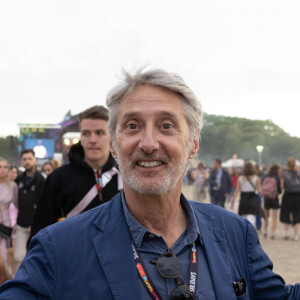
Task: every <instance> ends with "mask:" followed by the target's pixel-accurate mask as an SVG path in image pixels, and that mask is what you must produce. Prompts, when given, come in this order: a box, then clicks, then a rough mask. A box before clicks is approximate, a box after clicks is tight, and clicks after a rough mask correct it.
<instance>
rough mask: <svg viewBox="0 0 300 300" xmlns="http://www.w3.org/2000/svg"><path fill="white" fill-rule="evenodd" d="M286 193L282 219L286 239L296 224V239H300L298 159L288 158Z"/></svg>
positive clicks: (299, 173) (285, 180)
mask: <svg viewBox="0 0 300 300" xmlns="http://www.w3.org/2000/svg"><path fill="white" fill-rule="evenodd" d="M283 185H284V194H283V197H282V203H281V211H280V221H281V222H282V223H283V224H284V229H285V237H284V238H285V239H288V238H289V227H290V225H291V224H292V225H293V226H294V236H293V240H294V241H299V224H300V172H299V171H298V170H297V166H296V160H295V159H294V158H292V157H290V158H288V160H287V170H284V171H283Z"/></svg>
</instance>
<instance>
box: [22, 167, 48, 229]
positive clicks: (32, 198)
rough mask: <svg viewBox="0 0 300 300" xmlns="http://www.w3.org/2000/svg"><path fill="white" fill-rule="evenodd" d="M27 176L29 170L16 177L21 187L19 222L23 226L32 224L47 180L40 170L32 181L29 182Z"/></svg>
mask: <svg viewBox="0 0 300 300" xmlns="http://www.w3.org/2000/svg"><path fill="white" fill-rule="evenodd" d="M26 176H27V172H26V171H25V172H24V173H23V174H21V175H19V176H18V177H17V179H16V183H17V185H18V187H19V197H18V209H19V213H18V218H17V224H18V225H19V226H22V227H29V226H31V225H32V222H33V217H34V214H35V211H36V208H37V204H38V200H39V198H40V196H41V192H42V188H43V186H44V182H45V177H44V176H43V175H42V173H41V172H39V171H36V172H35V173H34V175H33V177H32V179H31V180H30V182H27V180H26Z"/></svg>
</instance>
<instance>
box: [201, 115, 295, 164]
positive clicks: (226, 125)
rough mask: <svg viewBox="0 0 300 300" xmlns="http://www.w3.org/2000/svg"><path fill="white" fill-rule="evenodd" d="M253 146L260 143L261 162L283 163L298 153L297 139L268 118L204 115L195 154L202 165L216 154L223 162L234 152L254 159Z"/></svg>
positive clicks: (240, 156) (210, 160) (255, 159)
mask: <svg viewBox="0 0 300 300" xmlns="http://www.w3.org/2000/svg"><path fill="white" fill-rule="evenodd" d="M257 145H262V146H264V150H263V152H262V154H261V155H262V163H263V164H264V165H270V164H272V163H279V164H281V165H285V162H286V159H287V158H288V157H291V156H292V157H295V158H296V159H297V157H299V156H300V139H299V138H296V137H291V136H290V135H289V134H288V133H286V132H285V131H284V130H282V129H281V128H280V127H279V126H277V125H276V124H274V123H273V122H272V121H271V120H265V121H262V120H249V119H245V118H237V117H225V116H218V115H208V114H205V116H204V125H203V129H202V132H201V140H200V151H199V153H198V156H199V159H200V160H202V161H204V162H205V163H206V164H208V165H211V164H212V161H213V159H214V158H216V157H218V158H221V159H222V160H223V161H225V160H227V159H230V158H231V157H232V155H233V154H234V153H237V154H238V157H239V158H242V159H251V160H254V161H258V153H257V150H256V146H257Z"/></svg>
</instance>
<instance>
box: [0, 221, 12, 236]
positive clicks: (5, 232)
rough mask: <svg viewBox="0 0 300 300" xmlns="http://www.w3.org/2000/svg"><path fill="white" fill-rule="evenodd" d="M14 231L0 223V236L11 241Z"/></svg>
mask: <svg viewBox="0 0 300 300" xmlns="http://www.w3.org/2000/svg"><path fill="white" fill-rule="evenodd" d="M12 230H13V229H12V227H8V226H5V225H3V224H1V223H0V236H2V237H4V238H6V239H9V238H11V234H12Z"/></svg>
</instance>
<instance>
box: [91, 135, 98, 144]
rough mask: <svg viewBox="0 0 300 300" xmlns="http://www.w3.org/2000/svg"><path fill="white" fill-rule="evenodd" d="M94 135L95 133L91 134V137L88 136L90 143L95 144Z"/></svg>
mask: <svg viewBox="0 0 300 300" xmlns="http://www.w3.org/2000/svg"><path fill="white" fill-rule="evenodd" d="M96 140H97V139H96V134H95V133H92V134H91V135H90V143H95V142H96Z"/></svg>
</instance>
